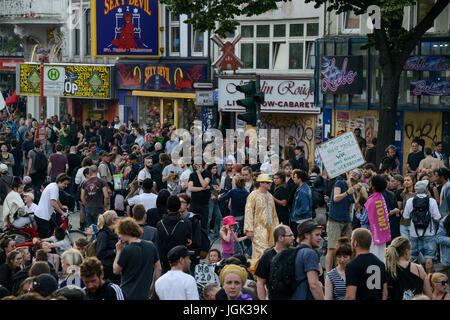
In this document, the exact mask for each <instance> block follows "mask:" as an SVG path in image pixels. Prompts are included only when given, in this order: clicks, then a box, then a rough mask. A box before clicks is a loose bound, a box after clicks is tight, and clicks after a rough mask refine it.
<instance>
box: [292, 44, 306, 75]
mask: <svg viewBox="0 0 450 320" xmlns="http://www.w3.org/2000/svg"><path fill="white" fill-rule="evenodd" d="M289 69H303V43H290V44H289Z"/></svg>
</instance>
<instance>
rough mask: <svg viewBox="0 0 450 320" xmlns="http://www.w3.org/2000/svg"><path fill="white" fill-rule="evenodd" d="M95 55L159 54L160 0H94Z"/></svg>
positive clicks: (93, 30)
mask: <svg viewBox="0 0 450 320" xmlns="http://www.w3.org/2000/svg"><path fill="white" fill-rule="evenodd" d="M91 8H92V10H91V21H92V55H93V56H97V57H159V41H160V39H159V2H158V0H115V1H107V0H91Z"/></svg>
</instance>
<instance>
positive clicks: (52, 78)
mask: <svg viewBox="0 0 450 320" xmlns="http://www.w3.org/2000/svg"><path fill="white" fill-rule="evenodd" d="M65 78H66V71H65V68H64V67H45V66H44V95H46V96H62V95H63V93H64V81H65Z"/></svg>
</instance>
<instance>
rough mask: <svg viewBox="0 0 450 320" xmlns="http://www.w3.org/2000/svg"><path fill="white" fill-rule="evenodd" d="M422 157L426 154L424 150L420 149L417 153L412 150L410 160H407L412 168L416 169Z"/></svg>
mask: <svg viewBox="0 0 450 320" xmlns="http://www.w3.org/2000/svg"><path fill="white" fill-rule="evenodd" d="M422 159H425V155H424V154H423V152H420V151H419V152H416V153H413V152H411V153H410V154H409V155H408V162H407V163H408V164H409V167H410V168H411V170H416V169H417V168H418V167H419V163H420V161H421V160H422Z"/></svg>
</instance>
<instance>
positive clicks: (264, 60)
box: [256, 43, 270, 69]
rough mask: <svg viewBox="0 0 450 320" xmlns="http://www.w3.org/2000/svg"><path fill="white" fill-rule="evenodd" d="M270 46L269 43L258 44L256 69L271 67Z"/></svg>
mask: <svg viewBox="0 0 450 320" xmlns="http://www.w3.org/2000/svg"><path fill="white" fill-rule="evenodd" d="M269 46H270V45H269V44H268V43H257V44H256V69H269V55H270V52H269V51H270V47H269Z"/></svg>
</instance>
